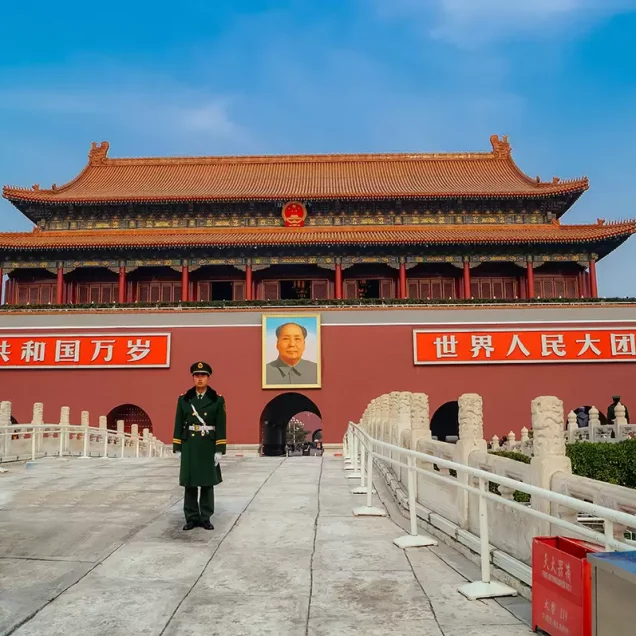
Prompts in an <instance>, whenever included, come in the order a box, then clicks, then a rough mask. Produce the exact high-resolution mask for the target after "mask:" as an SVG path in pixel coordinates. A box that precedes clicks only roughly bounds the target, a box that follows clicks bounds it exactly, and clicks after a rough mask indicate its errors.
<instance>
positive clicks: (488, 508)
mask: <svg viewBox="0 0 636 636" xmlns="http://www.w3.org/2000/svg"><path fill="white" fill-rule="evenodd" d="M438 444H439V442H438ZM344 448H345V452H344V456H345V462H346V466H345V467H346V469H349V470H351V471H353V472H352V473H351V474H350V475H349V477H350V478H354V479H356V478H360V485H359V486H358V487H357V488H355V489H354V490H353V491H352V492H353V493H355V494H365V495H366V505H365V506H361V507H359V508H356V509H354V511H353V514H354V515H355V516H384V515H385V514H386V513H385V512H384V511H383V510H382V509H380V508H376V507H374V506H373V505H372V504H373V476H374V460H375V461H377V462H379V463H380V464H385V465H388V466H390V467H391V471H392V473H393V474H395V475H396V476H397V475H400V477H399V479H400V481H402V480H403V479H404V476H406V490H407V493H408V495H407V501H408V504H407V507H408V510H409V516H410V522H411V525H410V535H408V536H406V537H400V538H398V539H396V540H395V543H396V545H398V546H399V547H402V548H406V547H417V546H426V545H433V544H435V543H436V541H435V540H434V539H432V538H431V537H427V536H425V535H424V536H423V535H421V534H420V532H419V529H418V524H417V516H418V510H417V502H418V498H421V497H422V495H425V493H428V492H430V491H436V490H437V491H442V488H444V487H448V488H451V489H453V491H454V492H455V494H456V495H457V494H461V495H465V497H460V498H459V499H462V500H464V499H465V503H466V504H467V507H468V516H469V519H470V524H469V525H470V526H471V531H472V532H473V534H474V535H475V536H476V537H478V551H479V553H480V561H481V579H480V580H479V581H475V582H473V583H470V584H467V585H464V586H461V587H460V588H459V591H460V592H461V593H462V594H464V595H465V596H466V597H467V598H469V599H472V600H475V599H479V598H493V597H497V596H511V595H516V590H514V589H513V588H511V587H508V586H507V585H503V584H501V583H497V582H494V581H492V579H491V560H492V552H493V547H494V546H493V544H492V543H491V540H492V539H493V536H492V531H493V529H496V527H497V525H498V524H499V523H500V521H501V518H502V516H504V515H510V516H513V515H515V516H517V517H518V519H519V520H520V521H521V522H522V523H521V524H520V525H519V526H518V532H519V533H520V534H522V535H525V538H527V539H529V540H530V541H531V540H532V538H533V537H534V536H537V535H536V534H534V533H532V532H531V533H528V532H527V531H526V532H524V527H525V528H528V527H529V528H532V529H533V530H535V529H537V527H538V525H539V524H548V526H552V527H555V528H557V529H558V530H559V531H560V534H567V535H569V536H574V537H582V538H585V539H587V540H588V541H593V542H595V543H598V544H599V545H602V546H604V548H605V549H606V550H624V551H629V550H632V549H634V546H633V545H632V544H630V542H628V541H626V540H623V539H618V538H617V537H616V536H615V535H616V528H617V527H621V528H624V527H628V526H629V527H635V528H636V516H635V515H633V514H627V513H626V512H623V511H619V510H615V509H612V508H608V507H605V506H600V505H597V504H594V503H588V502H586V501H583V500H581V499H578V498H574V497H571V496H568V495H565V494H562V493H558V492H554V491H552V490H549V489H546V488H541V487H537V486H533V485H530V484H528V483H525V482H523V481H520V480H518V479H514V478H511V477H508V476H502V475H496V474H493V473H492V472H491V471H490V470H484V468H482V467H474V466H472V465H467V464H461V463H458V462H454V461H450V460H448V459H444V458H441V457H440V456H439V454H435V455H430V454H427V453H422V452H419V451H416V450H412V449H409V448H404V447H401V446H398V445H395V444H390V443H387V442H384V441H381V440H379V439H377V438H374V437H372V436H371V434H370V432H369V431H367V430H364V428H363V427H362V426H359V425H356V424H353V423H350V424H349V427H348V430H347V434H346V435H345V439H344ZM486 459H487V460H488V459H499V458H493V457H492V456H488V454H487V453H486ZM477 461H478V460H477ZM347 464H348V465H347ZM471 464H472V462H471ZM434 465H436V466H438V467H439V471H434V470H433V471H431V470H430V469H429V468H428V467H429V466H434ZM489 467H490V466H487V467H486V468H489ZM451 470H452V471H454V472H455V474H456V476H455V477H451V476H450V471H451ZM416 475H417V476H418V478H422V480H423V481H421V480H419V479H418V480H417V482H416ZM418 482H419V483H418ZM490 482H494V483H496V484H498V485H499V488H500V489H505V491H506V492H507V493H508V495H510V493H514V492H515V491H521V492H524V493H527V494H528V495H529V496H530V497H532V499H533V501H534V502H536V503H540V504H541V505H538V506H524V505H523V504H520V503H517V502H516V501H514V499H513V497H511V496H499V495H497V494H495V493H492V492H490V491H489V488H488V484H489V483H490ZM447 496H448V492H446V493H443V494H442V495H441V497H442V498H444V497H447ZM561 509H565V510H568V511H571V512H573V513H574V514H576V512H579V513H583V514H587V515H593V516H594V517H595V518H597V519H599V520H600V521H601V523H602V524H603V532H597V531H595V530H593V529H591V528H588V527H585V526H583V525H581V524H579V523H578V522H577V520H576V517H574V518H572V517H571V516H570V515H565V516H564V515H561V514H560V513H559V510H561ZM493 543H494V541H493ZM515 547H516V546H515V545H514V544H511V546H510V549H511V550H512V551H514V549H515Z"/></svg>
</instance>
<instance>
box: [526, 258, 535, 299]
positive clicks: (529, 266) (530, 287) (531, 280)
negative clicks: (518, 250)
mask: <svg viewBox="0 0 636 636" xmlns="http://www.w3.org/2000/svg"><path fill="white" fill-rule="evenodd" d="M526 279H527V281H528V298H534V268H533V267H532V261H528V264H527V275H526Z"/></svg>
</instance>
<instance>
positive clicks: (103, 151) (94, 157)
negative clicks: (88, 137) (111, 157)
mask: <svg viewBox="0 0 636 636" xmlns="http://www.w3.org/2000/svg"><path fill="white" fill-rule="evenodd" d="M109 147H110V144H109V143H108V142H107V141H102V143H101V144H99V145H97V142H96V141H94V142H93V143H92V144H91V149H90V151H89V153H88V163H89V164H90V165H91V166H98V165H100V164H103V163H105V161H106V156H107V155H108V148H109Z"/></svg>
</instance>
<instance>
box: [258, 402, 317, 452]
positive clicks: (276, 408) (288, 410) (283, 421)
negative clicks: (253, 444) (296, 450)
mask: <svg viewBox="0 0 636 636" xmlns="http://www.w3.org/2000/svg"><path fill="white" fill-rule="evenodd" d="M320 418H321V415H320V409H319V408H318V407H317V406H316V405H315V404H314V403H313V402H312V401H311V400H310V399H309V398H308V397H307V396H305V395H302V394H300V393H283V394H281V395H278V396H276V397H275V398H274V399H273V400H271V401H270V402H268V404H267V406H265V408H264V409H263V412H262V413H261V452H262V454H263V455H266V456H280V455H285V448H286V446H288V445H291V444H294V445H298V446H302V445H303V443H304V442H306V441H310V440H311V438H312V436H313V434H314V432H315V431H316V430H318V429H322V421H321V419H320ZM302 431H308V434H307V435H306V436H305V435H304V434H303V433H302ZM292 438H293V439H292Z"/></svg>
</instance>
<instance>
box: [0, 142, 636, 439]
mask: <svg viewBox="0 0 636 636" xmlns="http://www.w3.org/2000/svg"><path fill="white" fill-rule="evenodd" d="M490 141H491V145H492V149H491V151H490V152H478V153H468V152H467V153H446V154H443V153H439V154H418V153H412V154H369V155H294V156H264V157H186V158H172V157H169V158H126V159H120V158H111V157H109V144H108V143H107V142H102V143H100V144H96V143H93V145H92V148H91V150H90V152H89V160H88V164H87V166H86V167H85V168H84V170H83V171H82V172H81V173H80V174H79V175H77V176H76V177H75V178H74V179H72V180H71V181H69V182H68V183H66V184H64V185H60V186H57V185H55V184H54V185H52V186H51V187H50V188H43V187H40V186H39V185H34V186H32V187H31V188H19V187H12V186H5V187H4V189H3V196H4V197H5V198H6V199H8V200H9V201H10V202H11V203H12V204H13V205H14V206H15V207H16V208H18V209H19V210H20V211H21V212H22V214H24V215H25V216H26V217H27V218H28V219H29V220H31V221H32V222H33V224H34V228H33V231H31V232H7V233H0V273H1V274H3V275H6V276H7V282H6V284H5V288H4V293H3V307H2V309H3V311H2V312H1V313H0V399H2V400H10V401H12V403H13V404H14V416H15V417H16V420H17V421H20V420H22V421H26V418H30V414H29V410H30V408H31V405H32V403H33V402H34V401H40V402H44V404H45V413H46V419H47V420H51V421H54V420H55V418H56V417H57V414H56V411H57V412H58V413H59V408H60V407H61V406H63V405H69V406H71V409H72V413H75V414H76V416H77V417H76V418H75V419H77V420H78V421H79V412H80V411H81V410H89V411H90V412H91V414H92V415H93V416H94V417H97V416H98V415H106V414H108V417H109V425H114V422H115V420H116V419H125V420H126V422H127V426H129V425H130V423H140V424H141V425H142V426H147V427H150V428H151V429H152V431H153V433H154V434H155V435H157V436H158V437H159V438H161V439H162V440H163V441H169V438H170V436H171V434H172V418H173V413H174V404H175V401H176V397H177V396H178V394H179V393H181V392H183V391H184V390H185V389H186V388H187V387H188V385H189V381H190V378H189V377H188V368H189V365H190V364H191V362H193V361H195V360H198V359H204V360H207V361H209V362H210V364H211V365H212V367H213V369H214V370H215V372H214V375H213V378H212V385H213V386H214V387H215V388H217V389H218V390H219V391H220V392H221V393H223V395H224V396H225V397H226V400H227V403H228V413H229V426H228V442H229V444H230V445H231V444H236V445H250V446H253V447H256V446H258V445H260V444H262V443H265V445H268V444H269V445H270V446H271V445H273V446H276V445H280V443H281V440H282V439H283V437H282V436H283V435H284V429H285V426H286V424H287V422H288V421H289V419H290V418H291V417H292V416H294V415H298V414H299V413H303V412H306V413H312V414H313V415H314V416H316V415H317V416H319V417H320V418H321V420H322V429H321V430H322V434H323V439H324V441H325V442H326V443H338V442H339V441H340V438H341V436H342V433H343V431H344V429H345V426H346V424H347V422H348V421H349V420H357V418H359V416H360V414H361V413H362V411H363V410H364V407H365V406H366V404H367V403H368V402H369V400H371V399H372V398H374V397H376V396H378V395H380V394H382V393H386V392H389V391H394V390H405V391H422V392H425V393H428V394H429V396H430V399H431V415H432V416H433V420H434V426H433V432H434V434H435V433H436V431H437V434H438V435H439V436H440V438H443V437H444V436H446V435H452V434H453V431H452V428H453V426H452V423H451V424H449V423H448V422H449V421H450V420H452V418H453V416H452V409H453V404H454V402H455V401H456V400H457V397H458V396H459V395H460V394H461V393H465V392H476V393H480V394H481V395H483V396H484V401H485V415H486V428H487V430H486V432H487V434H490V435H492V434H493V433H498V434H500V435H501V434H504V433H506V432H507V431H508V430H510V429H511V428H512V429H513V430H518V429H519V428H521V426H523V425H526V426H528V422H529V408H530V406H529V404H530V400H531V399H532V398H534V397H536V396H537V395H541V394H550V395H557V396H558V397H561V398H562V399H563V400H564V403H565V407H566V409H567V410H570V409H573V408H576V407H577V406H580V405H590V404H594V405H595V406H597V407H598V408H599V409H603V408H605V406H606V403H607V404H609V402H610V401H611V395H612V394H613V393H616V392H619V393H621V392H622V393H623V395H624V401H625V402H626V403H627V405H628V406H629V395H630V393H629V392H630V391H631V390H632V387H633V386H636V373H635V372H634V370H633V369H634V360H635V359H636V347H635V345H634V339H635V337H636V311H635V309H634V307H633V306H632V305H631V304H629V303H622V304H610V306H607V305H608V304H607V303H605V304H601V303H598V302H594V301H593V299H595V298H597V297H598V295H599V290H598V282H597V276H596V263H597V262H598V261H599V260H600V259H602V258H603V257H605V256H607V255H608V254H610V253H611V252H612V251H613V250H615V249H616V248H617V247H619V246H620V245H621V244H622V243H623V242H624V241H626V240H627V239H628V238H629V237H630V236H631V235H632V234H633V233H634V232H635V231H636V223H635V222H634V221H622V222H607V221H602V220H599V221H598V222H597V223H596V224H589V225H573V224H565V223H562V219H563V217H564V215H565V214H566V213H567V212H568V210H569V209H570V208H571V206H572V205H573V204H574V203H575V202H576V201H577V199H578V198H579V197H580V196H581V195H582V194H583V193H584V192H585V191H586V190H587V189H588V187H589V184H588V180H587V179H586V178H578V179H570V180H561V179H558V178H553V179H551V180H550V181H542V180H541V179H540V178H538V177H537V178H532V177H529V176H527V175H526V174H525V173H523V172H522V171H521V170H520V168H519V167H518V166H517V165H516V164H515V162H514V161H513V159H512V155H511V148H510V144H509V142H508V140H507V138H506V137H504V138H503V139H500V138H499V137H498V136H496V135H493V136H492V137H491V140H490ZM1 279H2V278H1V276H0V280H1ZM586 299H589V300H588V301H586ZM289 323H292V324H293V325H295V326H294V327H293V328H294V329H297V331H299V332H302V334H303V336H302V341H303V344H302V347H304V349H303V351H302V352H301V355H302V364H303V365H304V366H302V365H300V364H298V365H296V364H295V363H294V364H292V363H290V362H289V360H288V359H287V358H285V357H284V355H283V352H282V350H281V348H280V346H282V345H280V342H281V341H280V340H279V338H280V337H281V336H279V335H277V334H278V327H280V328H281V329H282V328H283V327H284V326H285V325H289ZM290 328H292V327H288V329H290ZM299 337H300V336H299ZM279 345H280V346H279ZM277 356H278V357H277ZM286 360H287V361H286ZM620 363H623V364H620ZM625 363H627V364H625ZM301 369H304V370H302V371H301ZM33 386H37V395H34V394H33V390H32V389H33ZM449 404H450V406H448V405H449ZM440 409H442V411H443V413H446V415H443V413H442V415H443V416H442V415H439V417H437V420H435V416H436V413H437V411H438V410H440ZM444 409H445V411H444ZM449 413H451V415H450V416H449V415H448V414H449ZM449 417H450V420H449ZM315 419H316V418H315V417H314V420H315ZM72 421H73V418H72ZM435 422H436V423H435ZM272 429H276V431H277V432H275V433H272ZM281 431H282V432H281ZM312 432H315V431H312ZM265 438H267V439H265ZM274 438H275V439H274ZM272 440H274V441H272ZM276 440H277V441H276Z"/></svg>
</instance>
